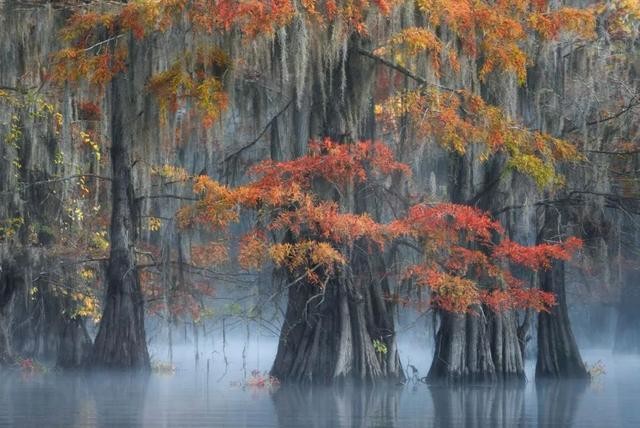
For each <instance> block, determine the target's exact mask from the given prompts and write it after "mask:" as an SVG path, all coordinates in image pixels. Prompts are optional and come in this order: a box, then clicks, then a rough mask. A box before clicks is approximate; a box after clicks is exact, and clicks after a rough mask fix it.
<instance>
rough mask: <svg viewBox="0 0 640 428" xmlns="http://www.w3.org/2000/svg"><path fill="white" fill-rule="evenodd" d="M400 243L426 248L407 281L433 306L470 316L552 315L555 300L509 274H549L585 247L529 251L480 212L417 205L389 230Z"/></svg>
mask: <svg viewBox="0 0 640 428" xmlns="http://www.w3.org/2000/svg"><path fill="white" fill-rule="evenodd" d="M388 230H389V233H390V234H391V235H392V236H396V237H402V236H404V237H411V238H413V239H416V240H417V241H418V242H419V243H421V245H422V249H423V253H424V261H423V262H422V263H420V264H417V265H413V266H410V267H409V268H408V269H407V270H406V272H405V276H406V277H407V278H412V279H414V280H415V281H416V283H417V284H418V285H421V286H427V287H429V289H430V290H431V292H432V304H434V305H436V306H438V307H440V308H442V309H444V310H448V311H455V312H465V311H471V310H473V307H474V305H480V304H486V305H488V306H490V307H492V308H493V309H496V310H504V309H513V308H532V309H535V310H538V311H540V310H547V309H548V308H549V306H551V305H553V304H554V302H555V300H554V296H553V295H552V294H550V293H545V292H542V291H540V290H536V289H531V288H525V287H524V286H523V283H522V282H521V281H520V280H518V279H517V278H515V277H513V276H512V275H511V273H510V270H509V268H508V265H509V263H513V264H516V265H519V266H522V267H525V268H528V269H531V270H539V269H548V268H550V267H551V264H552V262H553V260H568V259H569V258H570V257H571V255H572V253H573V252H575V251H576V250H577V249H578V248H579V247H580V246H581V241H580V240H578V239H577V238H569V239H567V240H566V241H565V242H564V243H561V244H542V245H536V246H531V247H528V246H524V245H520V244H517V243H515V242H513V241H511V240H509V239H508V238H506V237H505V236H504V231H503V229H502V227H501V226H500V224H498V223H497V222H495V221H494V220H492V219H491V218H490V217H489V216H488V215H487V214H486V213H483V212H482V211H479V210H478V209H476V208H473V207H469V206H464V205H455V204H437V205H424V204H423V205H416V206H413V207H411V209H410V210H409V212H408V214H407V216H406V217H405V218H402V219H400V220H397V221H395V222H393V223H391V224H389V225H388Z"/></svg>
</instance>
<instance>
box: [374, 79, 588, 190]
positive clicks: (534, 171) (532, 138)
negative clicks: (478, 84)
mask: <svg viewBox="0 0 640 428" xmlns="http://www.w3.org/2000/svg"><path fill="white" fill-rule="evenodd" d="M376 113H377V114H378V118H379V119H380V120H381V121H382V123H383V124H384V125H385V126H386V127H387V129H396V128H397V127H398V123H399V122H398V118H400V117H402V116H405V115H406V116H408V117H409V118H411V119H412V120H413V122H414V125H415V127H416V130H417V132H418V134H419V135H421V136H431V137H434V138H435V139H436V141H437V142H438V143H439V144H440V145H442V146H443V147H445V148H446V149H448V150H453V151H455V152H458V153H460V154H463V153H465V151H466V150H467V147H468V146H469V145H470V144H480V145H482V146H484V147H485V152H484V154H482V155H481V157H482V158H483V159H487V158H488V157H489V156H490V155H491V154H493V153H497V152H503V153H505V154H507V155H508V156H509V166H510V167H511V168H512V169H514V170H516V171H518V172H521V173H522V174H524V175H527V176H529V177H531V178H532V179H533V180H534V181H535V182H536V184H537V185H538V186H540V187H545V186H550V185H556V184H560V183H562V180H563V178H562V177H561V176H559V175H558V174H557V173H556V163H557V162H558V161H573V160H578V159H580V156H579V154H578V151H577V149H576V147H575V146H574V145H573V144H571V143H570V142H568V141H565V140H561V139H558V138H554V137H552V136H551V135H548V134H545V133H542V132H536V131H530V130H528V129H526V128H525V127H524V126H522V125H520V124H519V123H517V122H515V121H514V120H512V119H511V118H509V117H508V116H507V115H506V114H505V112H504V111H502V110H501V109H499V108H498V107H495V106H492V105H490V104H487V103H486V102H485V101H484V100H483V99H482V98H480V97H479V96H476V95H472V94H470V93H469V92H467V91H464V90H460V91H455V92H453V91H441V90H438V89H429V90H416V91H410V92H406V93H403V94H400V95H397V96H393V97H390V98H389V99H388V100H387V101H386V102H385V103H384V104H382V105H378V106H377V109H376Z"/></svg>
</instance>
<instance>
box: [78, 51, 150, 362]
mask: <svg viewBox="0 0 640 428" xmlns="http://www.w3.org/2000/svg"><path fill="white" fill-rule="evenodd" d="M132 55H133V53H132ZM129 74H131V72H130V73H129ZM132 81H133V78H132V76H128V80H127V76H124V75H118V76H116V77H115V78H114V80H113V81H112V83H111V166H112V174H113V175H112V187H111V199H112V200H111V202H112V211H111V213H112V214H111V228H110V240H111V249H110V254H109V261H108V266H107V275H106V279H107V294H106V297H105V307H104V312H103V314H102V319H101V321H100V328H99V330H98V334H97V336H96V339H95V343H94V347H93V350H92V354H91V358H90V361H89V364H90V365H92V366H98V367H109V368H137V369H149V367H150V363H149V353H148V350H147V343H146V338H145V329H144V300H143V297H142V292H141V289H140V281H139V277H138V272H137V270H136V265H135V254H134V244H135V240H136V222H135V218H136V215H135V206H134V197H133V185H132V179H131V156H130V152H129V150H130V148H131V145H132V143H133V141H132V138H131V136H130V134H126V133H125V131H126V130H130V129H131V128H130V127H131V120H132V117H135V116H133V115H131V114H130V113H131V110H132V109H131V106H132V105H133V100H132V99H131V97H132V96H133V94H135V88H133V87H131V82H132ZM127 83H128V84H127ZM127 95H128V96H127Z"/></svg>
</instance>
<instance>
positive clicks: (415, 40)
mask: <svg viewBox="0 0 640 428" xmlns="http://www.w3.org/2000/svg"><path fill="white" fill-rule="evenodd" d="M388 45H389V46H392V47H400V48H401V49H403V50H405V51H406V52H407V53H408V54H409V55H416V54H418V53H420V52H422V51H428V52H431V53H432V58H434V60H436V61H438V62H439V59H438V57H439V55H440V52H441V51H442V43H441V42H440V39H438V37H437V36H436V35H435V34H434V33H433V31H431V30H428V29H426V28H420V27H409V28H405V29H403V30H401V31H400V32H398V33H396V34H395V35H394V36H393V37H391V39H389V42H388ZM386 50H387V48H380V49H377V50H376V51H375V54H377V55H383V54H384V53H385V52H386Z"/></svg>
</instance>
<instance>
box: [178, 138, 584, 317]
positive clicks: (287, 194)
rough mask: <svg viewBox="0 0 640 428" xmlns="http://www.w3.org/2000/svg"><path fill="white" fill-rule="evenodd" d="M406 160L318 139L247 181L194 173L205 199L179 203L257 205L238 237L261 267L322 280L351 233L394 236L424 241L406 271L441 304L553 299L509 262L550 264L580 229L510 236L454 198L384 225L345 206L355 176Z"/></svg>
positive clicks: (373, 148) (373, 239)
mask: <svg viewBox="0 0 640 428" xmlns="http://www.w3.org/2000/svg"><path fill="white" fill-rule="evenodd" d="M407 170H408V167H407V166H406V165H403V164H400V163H398V162H396V161H395V160H394V158H393V154H392V152H391V150H390V149H389V148H388V147H386V146H384V145H382V144H379V143H370V142H357V143H347V144H338V143H336V142H334V141H331V140H329V139H325V140H322V141H315V142H312V144H311V148H310V153H309V154H308V155H306V156H303V157H301V158H298V159H294V160H291V161H285V162H272V161H268V162H263V163H261V164H259V165H257V166H256V167H254V168H253V170H252V172H253V174H254V175H255V176H256V178H255V179H254V180H253V181H250V182H249V183H247V184H245V185H244V186H240V187H236V188H229V187H226V186H222V185H220V184H219V183H217V182H216V181H214V180H212V179H210V178H208V177H199V178H198V179H197V181H196V184H195V185H194V191H195V192H196V193H198V194H199V195H201V199H200V200H199V201H198V202H197V203H196V205H195V206H194V207H192V208H190V209H188V210H185V211H183V216H184V218H183V219H181V223H182V224H190V223H193V222H194V221H195V222H196V223H201V224H205V225H210V226H212V227H213V228H214V229H223V228H225V227H227V226H228V225H229V223H231V222H235V221H237V220H238V218H239V214H238V212H239V209H247V210H251V211H254V212H255V213H256V214H257V215H258V225H259V228H258V229H256V230H254V231H252V232H250V233H249V234H247V235H245V236H244V237H243V238H242V240H241V243H240V255H239V262H240V265H241V266H242V267H244V268H246V269H257V268H260V267H261V266H262V265H263V264H264V263H266V262H267V261H269V260H270V261H272V262H273V263H274V264H275V265H276V266H280V267H283V268H286V269H287V270H288V271H289V272H291V273H292V274H295V275H299V276H300V277H304V278H306V281H307V282H309V283H315V284H319V285H321V286H322V285H324V284H325V283H326V280H323V279H322V278H321V277H320V276H321V275H322V276H324V277H325V278H328V277H329V276H330V275H332V274H333V273H334V271H335V267H336V266H339V265H341V264H345V263H349V259H348V254H349V253H350V252H351V249H352V248H353V246H354V245H355V243H356V242H358V245H359V246H361V245H365V248H366V244H367V243H368V244H369V245H378V246H379V247H380V248H382V247H383V246H384V245H385V244H387V243H388V242H389V241H391V240H394V239H398V238H403V239H412V240H415V241H417V243H418V244H419V246H420V247H421V249H422V251H423V256H424V261H423V262H422V263H419V264H416V265H412V266H410V267H408V268H407V269H406V271H405V277H408V278H412V279H414V280H415V282H416V283H417V284H418V285H420V286H425V287H428V288H429V289H430V291H431V303H432V304H433V305H435V306H437V307H439V308H441V309H444V310H448V311H456V312H466V311H470V310H472V308H473V307H474V306H476V305H487V306H489V307H491V308H493V309H495V310H504V309H515V308H533V309H535V310H538V311H539V310H547V309H548V307H549V306H550V305H552V304H553V303H554V299H553V296H552V295H550V294H548V293H543V292H541V291H539V290H535V289H527V288H524V287H523V283H522V281H520V280H519V279H517V278H515V277H514V276H513V275H512V274H511V272H510V270H509V265H510V264H516V265H520V266H522V267H525V268H528V269H531V270H538V269H546V268H549V267H550V266H551V263H552V262H553V261H554V260H568V259H569V258H570V257H571V254H572V253H573V252H574V251H575V250H576V249H577V248H579V247H580V245H581V242H580V240H578V239H576V238H570V239H568V240H567V241H566V242H565V243H562V244H550V243H549V244H542V245H538V246H532V247H528V246H524V245H521V244H518V243H515V242H513V241H511V240H509V239H508V238H507V237H506V236H505V233H504V230H503V228H502V226H501V225H500V224H499V223H498V222H496V221H495V220H493V219H492V218H491V217H490V216H489V215H488V214H487V213H485V212H483V211H481V210H479V209H477V208H475V207H471V206H466V205H458V204H451V203H437V204H419V205H415V206H412V207H411V208H409V210H408V212H407V214H406V216H405V217H404V218H401V219H399V220H396V221H394V222H391V223H389V224H387V225H385V224H381V223H378V222H376V221H375V220H373V219H372V218H371V217H369V216H368V215H367V214H355V213H352V212H344V208H345V207H343V206H341V205H340V204H341V202H343V201H344V200H343V199H342V198H343V197H344V196H345V195H348V194H349V192H350V191H353V189H354V187H353V186H354V184H356V183H361V182H364V181H366V180H370V179H373V178H376V177H378V176H385V175H388V174H390V173H394V172H406V171H407ZM327 184H328V185H330V186H333V188H334V189H336V190H337V193H338V194H339V197H337V200H336V201H326V200H322V199H321V197H320V195H319V194H317V193H315V191H314V189H315V188H317V186H320V187H323V186H324V185H327ZM325 188H326V187H325ZM325 193H326V192H325ZM347 197H348V196H347ZM346 201H348V199H346ZM185 220H186V221H185ZM266 231H273V232H277V234H276V235H280V236H282V235H283V234H284V235H285V236H288V237H289V239H290V241H288V242H284V243H279V242H275V243H273V242H271V241H270V239H269V238H268V237H267V235H266V234H265V232H266Z"/></svg>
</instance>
